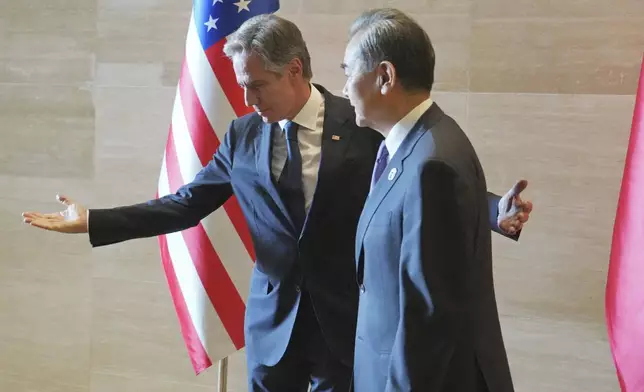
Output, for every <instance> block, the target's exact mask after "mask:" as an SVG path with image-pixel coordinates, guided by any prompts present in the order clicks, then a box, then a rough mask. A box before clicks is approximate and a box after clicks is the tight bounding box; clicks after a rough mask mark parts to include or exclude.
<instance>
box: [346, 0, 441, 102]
mask: <svg viewBox="0 0 644 392" xmlns="http://www.w3.org/2000/svg"><path fill="white" fill-rule="evenodd" d="M357 35H360V36H359V38H360V41H359V45H360V53H361V56H362V59H361V60H362V67H361V68H362V70H363V71H364V72H370V71H373V70H374V69H375V68H376V67H377V66H378V64H380V63H381V62H383V61H389V62H391V63H392V64H393V66H394V67H395V68H396V75H397V76H398V79H399V80H400V82H401V84H402V86H403V87H404V88H405V89H408V90H427V91H431V89H432V85H433V84H434V66H435V64H436V55H435V53H434V48H433V46H432V43H431V40H430V39H429V36H428V35H427V33H426V32H425V30H423V28H422V27H420V25H419V24H418V23H416V21H414V20H413V19H412V18H411V17H409V16H407V15H406V14H405V13H403V12H402V11H399V10H397V9H394V8H380V9H373V10H370V11H366V12H364V13H363V14H362V15H360V16H359V17H358V18H357V19H356V20H355V21H354V22H353V24H352V25H351V28H350V29H349V38H350V39H351V38H353V37H355V36H357Z"/></svg>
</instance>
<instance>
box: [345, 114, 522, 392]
mask: <svg viewBox="0 0 644 392" xmlns="http://www.w3.org/2000/svg"><path fill="white" fill-rule="evenodd" d="M489 209H490V208H489V204H488V195H487V193H486V182H485V176H484V173H483V169H482V168H481V165H480V163H479V161H478V158H477V156H476V153H475V151H474V149H473V148H472V146H471V145H470V143H469V141H468V139H467V137H466V136H465V134H464V133H463V131H462V130H461V129H460V128H459V126H458V125H457V124H456V123H455V122H454V120H452V119H451V118H450V117H449V116H447V115H445V114H444V113H443V112H442V110H441V109H440V108H439V107H438V106H437V105H436V104H433V105H432V106H431V107H430V108H429V109H428V110H427V112H426V113H425V114H424V115H423V116H422V117H421V119H420V120H419V122H418V123H417V124H416V126H415V128H414V129H413V130H412V131H411V132H410V133H409V135H408V136H407V137H406V138H405V140H404V141H403V143H402V145H401V146H400V148H399V150H398V151H397V152H396V154H395V155H394V156H393V157H392V159H391V161H390V162H389V165H388V166H387V168H386V169H385V171H384V173H383V175H382V177H381V178H380V180H379V182H378V184H377V185H376V187H375V188H374V189H373V191H372V194H371V195H370V196H369V198H368V199H367V202H366V204H365V207H364V211H363V213H362V216H361V218H360V221H359V225H358V232H357V241H356V249H355V252H356V255H355V256H356V260H358V263H357V275H358V282H359V284H360V291H361V294H360V300H359V311H358V322H357V336H356V348H355V364H354V366H355V370H354V371H355V390H356V392H382V391H387V392H402V391H418V392H421V391H422V392H439V391H441V392H454V391H458V392H475V391H476V392H479V391H480V392H483V391H493V392H511V391H512V390H513V386H512V380H511V377H510V370H509V366H508V362H507V358H506V352H505V348H504V344H503V339H502V336H501V329H500V325H499V319H498V313H497V307H496V300H495V294H494V287H493V277H492V255H491V235H490V224H489V222H488V219H489V218H490V215H489Z"/></svg>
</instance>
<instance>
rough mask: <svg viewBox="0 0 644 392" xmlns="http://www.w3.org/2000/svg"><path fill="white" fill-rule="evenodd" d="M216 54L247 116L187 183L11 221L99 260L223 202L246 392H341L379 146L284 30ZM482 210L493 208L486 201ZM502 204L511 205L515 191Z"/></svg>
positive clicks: (266, 30) (261, 30) (291, 29)
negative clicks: (242, 291)
mask: <svg viewBox="0 0 644 392" xmlns="http://www.w3.org/2000/svg"><path fill="white" fill-rule="evenodd" d="M225 51H226V54H227V55H228V56H229V57H230V58H231V60H232V61H233V65H234V69H235V74H236V77H237V81H238V83H239V85H240V86H241V87H242V88H243V89H244V93H245V99H246V104H247V105H248V106H252V107H253V108H254V109H255V113H252V114H249V115H246V116H244V117H242V118H239V119H236V120H234V121H232V123H231V124H230V128H229V130H228V132H227V134H226V137H225V139H224V140H223V141H222V143H221V145H220V147H219V149H218V150H217V152H216V153H215V154H214V156H213V159H212V160H211V161H210V162H209V164H208V165H207V166H206V167H205V168H204V169H203V170H202V171H201V172H200V173H199V174H197V176H196V178H195V179H194V180H193V181H192V182H191V183H189V184H187V185H185V186H183V187H182V188H180V189H179V190H178V191H177V192H176V194H173V195H168V196H165V197H162V198H160V199H156V200H150V201H148V202H145V203H141V204H136V205H131V206H124V207H118V208H110V209H92V210H89V212H87V210H86V209H84V208H83V207H82V206H78V205H76V208H77V210H78V212H79V218H78V219H76V220H72V221H64V220H63V219H62V217H61V216H60V215H59V214H48V215H43V214H40V213H25V214H24V215H25V221H26V222H27V223H30V224H32V225H34V226H37V227H41V228H45V229H49V230H55V231H60V232H89V239H90V242H91V243H92V245H93V246H104V245H108V244H114V243H117V242H121V241H126V240H130V239H134V238H142V237H151V236H157V235H160V234H164V233H170V232H176V231H179V230H183V229H186V228H188V227H191V226H194V225H196V224H198V223H199V221H200V220H201V219H203V218H204V217H206V216H207V215H209V214H210V213H212V212H213V211H214V210H216V209H217V208H219V207H221V206H222V204H224V202H225V201H226V200H228V199H229V198H230V197H231V196H232V195H235V196H236V197H237V199H238V200H239V203H240V206H241V209H242V211H243V213H244V216H245V218H246V220H247V223H248V227H249V229H250V231H251V235H252V239H253V244H254V248H255V251H256V254H257V260H256V263H255V268H254V270H253V275H252V280H251V287H250V293H249V297H248V300H247V303H246V319H245V340H246V354H247V362H248V376H249V389H250V390H252V391H272V392H286V391H306V390H307V388H308V387H309V385H311V386H312V390H313V391H347V390H349V388H350V385H351V378H352V363H353V344H354V336H355V327H356V325H355V322H356V314H357V308H358V288H357V285H356V276H355V268H354V265H355V264H354V255H353V249H354V245H355V232H356V227H357V223H358V218H359V215H360V212H361V211H362V207H363V205H364V201H365V199H366V197H367V194H368V193H369V186H370V181H371V173H372V169H373V164H374V161H375V158H376V152H377V150H378V146H379V145H380V142H381V140H382V136H381V135H380V134H379V133H377V132H374V131H372V130H368V129H360V128H359V127H358V126H357V125H356V123H355V118H354V113H353V110H352V108H351V106H350V105H349V103H348V101H347V100H346V99H344V98H340V97H336V96H334V95H332V94H330V93H329V92H328V91H327V90H326V89H324V88H323V87H322V86H319V85H313V84H311V82H310V80H311V78H312V72H311V62H310V58H309V53H308V50H307V48H306V44H305V43H304V40H303V39H302V36H301V34H300V31H299V29H298V28H297V27H296V26H295V25H294V24H293V23H291V22H289V21H287V20H285V19H283V18H280V17H278V16H274V15H262V16H258V17H255V18H253V19H250V20H248V21H247V22H246V23H245V24H244V25H242V27H241V28H240V29H239V30H238V31H237V32H236V33H235V34H234V35H232V36H231V37H229V39H228V43H227V45H226V48H225ZM490 200H491V202H492V203H493V204H494V205H497V204H499V197H498V196H495V195H492V194H491V195H490ZM504 200H518V194H517V192H516V190H515V191H510V192H508V194H507V195H506V197H505V198H504ZM61 201H62V202H64V203H65V204H72V203H73V202H71V201H69V200H67V199H65V198H62V200H61ZM501 204H502V203H501ZM527 213H529V208H527V207H526V205H521V204H520V205H519V208H518V209H517V210H506V209H505V208H503V209H502V211H501V213H499V214H494V215H493V216H492V217H491V219H490V220H489V223H488V219H486V222H485V224H486V225H487V226H486V227H487V230H488V231H490V227H492V228H493V229H494V230H496V231H499V232H506V233H508V235H509V236H511V237H513V238H516V233H513V230H519V229H520V228H521V225H522V223H523V222H524V221H525V220H526V219H527ZM497 219H498V221H497ZM499 222H500V223H501V226H503V227H504V228H505V230H504V231H503V230H501V229H499V225H498V223H499Z"/></svg>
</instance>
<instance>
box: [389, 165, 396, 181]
mask: <svg viewBox="0 0 644 392" xmlns="http://www.w3.org/2000/svg"><path fill="white" fill-rule="evenodd" d="M396 171H397V170H396V168H395V167H394V168H393V169H391V171H390V172H389V175H388V176H387V179H388V180H389V181H391V180H393V179H394V177H396Z"/></svg>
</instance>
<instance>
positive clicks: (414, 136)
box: [355, 103, 443, 272]
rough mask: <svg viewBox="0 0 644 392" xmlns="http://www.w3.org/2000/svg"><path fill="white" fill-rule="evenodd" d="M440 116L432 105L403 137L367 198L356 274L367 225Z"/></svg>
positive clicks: (360, 222) (358, 239) (357, 237)
mask: <svg viewBox="0 0 644 392" xmlns="http://www.w3.org/2000/svg"><path fill="white" fill-rule="evenodd" d="M442 115H443V111H442V110H441V109H440V108H439V107H438V106H437V105H436V103H433V104H432V106H431V107H430V108H429V109H428V110H427V111H426V112H425V113H424V114H423V115H422V116H421V117H420V119H419V120H418V122H417V123H416V125H415V126H414V128H412V130H411V131H410V132H409V134H408V135H407V136H406V137H405V139H404V140H403V142H402V144H401V145H400V147H399V148H398V151H397V152H396V153H395V154H394V157H393V158H392V159H391V161H390V162H389V164H387V167H385V170H384V171H383V173H382V176H381V177H380V179H379V180H378V183H377V184H376V186H375V187H374V188H373V190H372V191H371V194H370V195H369V197H368V198H367V201H366V203H365V207H364V209H363V211H362V214H361V215H360V221H359V222H358V230H357V234H356V248H355V257H356V259H355V260H356V266H357V268H358V272H359V270H360V263H361V262H362V261H361V260H360V253H361V251H362V242H363V241H364V236H365V234H366V232H367V229H368V228H369V224H370V223H371V220H372V218H373V216H374V215H375V213H376V211H377V210H378V207H380V204H382V201H383V200H384V198H385V197H386V196H387V194H388V193H389V191H391V188H393V186H394V185H395V184H396V182H397V181H398V179H399V178H400V177H401V176H402V174H403V171H404V169H405V165H404V164H405V159H407V157H408V156H409V155H410V154H411V153H412V151H413V150H414V146H415V145H416V143H417V142H418V140H419V139H420V137H421V136H423V135H424V134H425V132H427V131H428V130H430V129H431V128H432V127H433V126H434V125H435V124H436V123H437V122H438V121H439V120H440V118H441V116H442ZM408 170H413V168H408Z"/></svg>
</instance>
